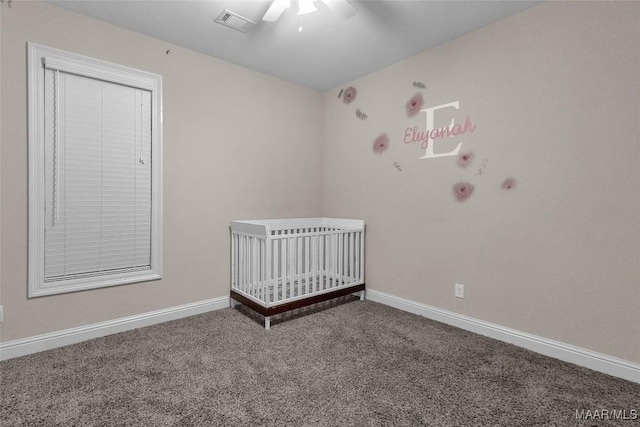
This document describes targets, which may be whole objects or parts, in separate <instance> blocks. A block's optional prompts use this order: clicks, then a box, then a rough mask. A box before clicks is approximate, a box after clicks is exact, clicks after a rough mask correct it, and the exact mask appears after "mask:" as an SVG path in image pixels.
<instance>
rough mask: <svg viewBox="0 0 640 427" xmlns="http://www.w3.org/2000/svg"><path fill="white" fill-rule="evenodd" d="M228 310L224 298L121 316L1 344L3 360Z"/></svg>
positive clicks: (0, 351)
mask: <svg viewBox="0 0 640 427" xmlns="http://www.w3.org/2000/svg"><path fill="white" fill-rule="evenodd" d="M227 307H229V297H228V296H225V297H219V298H213V299H209V300H204V301H198V302H194V303H190V304H184V305H179V306H175V307H169V308H165V309H162V310H156V311H150V312H148V313H142V314H136V315H134V316H128V317H122V318H120V319H115V320H109V321H106V322H100V323H94V324H92V325H87V326H80V327H78V328H72V329H65V330H63V331H57V332H51V333H48V334H43V335H36V336H33V337H28V338H22V339H17V340H13V341H7V342H2V343H0V360H8V359H12V358H14V357H19V356H25V355H27V354H32V353H37V352H39V351H44V350H50V349H52V348H57V347H62V346H65V345H69V344H75V343H78V342H82V341H87V340H90V339H94V338H99V337H104V336H106V335H111V334H115V333H118V332H125V331H130V330H132V329H137V328H142V327H144V326H150V325H155V324H158V323H162V322H168V321H170V320H176V319H181V318H183V317H188V316H194V315H196V314H202V313H206V312H208V311H214V310H220V309H222V308H227Z"/></svg>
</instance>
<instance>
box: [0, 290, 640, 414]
mask: <svg viewBox="0 0 640 427" xmlns="http://www.w3.org/2000/svg"><path fill="white" fill-rule="evenodd" d="M319 308H320V309H321V310H319V309H318V307H314V308H311V309H307V310H301V311H298V312H296V313H293V314H292V315H283V318H281V319H280V320H279V321H278V320H277V319H276V320H275V321H274V322H273V327H272V329H271V330H270V331H265V330H264V329H263V328H262V327H261V326H260V324H259V323H258V321H259V320H260V319H259V318H258V317H256V316H255V315H253V314H252V313H249V312H247V310H246V309H244V308H240V309H224V310H219V311H215V312H211V313H207V314H203V315H199V316H193V317H190V318H186V319H182V320H177V321H173V322H168V323H164V324H160V325H155V326H151V327H147V328H142V329H137V330H134V331H130V332H125V333H121V334H116V335H111V336H108V337H104V338H99V339H95V340H92V341H88V342H85V343H80V344H76V345H72V346H68V347H64V348H59V349H55V350H50V351H46V352H42V353H39V354H34V355H30V356H25V357H21V358H17V359H12V360H8V361H5V362H1V363H0V372H1V380H2V384H1V392H0V393H1V395H0V396H1V398H2V401H1V406H0V424H1V425H2V426H3V427H8V426H219V425H226V426H419V425H425V426H483V425H491V426H573V425H577V426H594V425H598V426H606V425H616V426H629V427H631V426H632V425H638V421H637V420H636V421H611V420H609V421H607V420H595V421H594V420H576V410H590V411H594V410H601V409H607V410H614V409H615V410H626V414H627V416H628V415H629V414H630V411H631V410H632V409H635V410H640V384H634V383H631V382H628V381H624V380H621V379H617V378H613V377H610V376H607V375H604V374H599V373H596V372H593V371H590V370H587V369H584V368H580V367H577V366H574V365H571V364H568V363H563V362H560V361H557V360H554V359H551V358H548V357H544V356H541V355H538V354H535V353H532V352H529V351H527V350H524V349H521V348H518V347H515V346H512V345H509V344H504V343H502V342H499V341H495V340H492V339H489V338H485V337H481V336H478V335H475V334H472V333H469V332H466V331H463V330H460V329H456V328H453V327H450V326H447V325H444V324H441V323H437V322H434V321H430V320H427V319H425V318H422V317H419V316H415V315H412V314H408V313H404V312H402V311H399V310H396V309H393V308H389V307H386V306H383V305H381V304H376V303H374V302H370V301H364V302H360V301H350V300H348V298H343V299H341V300H340V301H337V302H335V303H333V304H327V303H325V304H323V305H322V306H321V307H319Z"/></svg>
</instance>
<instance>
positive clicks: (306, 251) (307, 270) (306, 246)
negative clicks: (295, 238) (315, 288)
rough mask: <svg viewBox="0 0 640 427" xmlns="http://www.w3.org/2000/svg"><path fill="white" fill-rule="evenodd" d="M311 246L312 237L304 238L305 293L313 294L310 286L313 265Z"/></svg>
mask: <svg viewBox="0 0 640 427" xmlns="http://www.w3.org/2000/svg"><path fill="white" fill-rule="evenodd" d="M310 244H311V236H307V237H305V238H304V271H305V277H304V280H305V293H307V294H308V293H309V292H311V290H310V288H309V286H310V285H311V281H310V279H311V277H310V275H311V265H310V264H309V261H310V257H311V254H310V253H309V249H310Z"/></svg>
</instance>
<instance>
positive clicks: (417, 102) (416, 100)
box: [404, 93, 424, 117]
mask: <svg viewBox="0 0 640 427" xmlns="http://www.w3.org/2000/svg"><path fill="white" fill-rule="evenodd" d="M423 103H424V101H423V100H422V94H421V93H416V94H415V95H413V96H412V97H411V99H410V100H408V101H407V103H406V104H405V105H404V107H405V109H406V110H407V117H413V116H415V115H416V114H418V112H419V111H420V108H422V104H423Z"/></svg>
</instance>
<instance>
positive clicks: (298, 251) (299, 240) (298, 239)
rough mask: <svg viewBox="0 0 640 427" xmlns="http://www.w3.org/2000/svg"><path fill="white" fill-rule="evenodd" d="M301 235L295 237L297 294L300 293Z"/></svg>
mask: <svg viewBox="0 0 640 427" xmlns="http://www.w3.org/2000/svg"><path fill="white" fill-rule="evenodd" d="M302 239H303V238H302V237H296V246H297V248H296V249H297V251H296V252H297V260H296V261H297V264H298V270H297V271H296V278H297V282H298V283H297V286H296V287H297V288H298V295H302Z"/></svg>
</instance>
